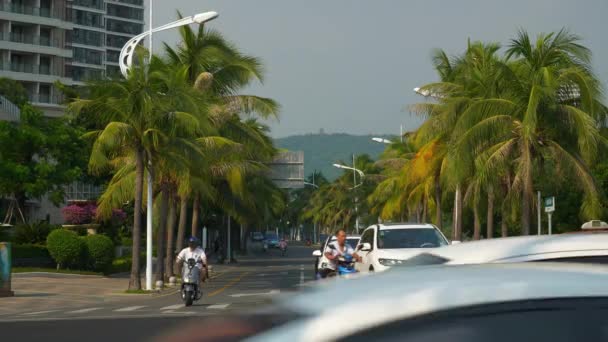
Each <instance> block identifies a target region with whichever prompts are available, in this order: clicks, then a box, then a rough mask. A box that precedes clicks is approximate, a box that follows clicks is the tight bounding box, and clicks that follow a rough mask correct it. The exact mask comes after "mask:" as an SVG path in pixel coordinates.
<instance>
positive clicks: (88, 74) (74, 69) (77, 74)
mask: <svg viewBox="0 0 608 342" xmlns="http://www.w3.org/2000/svg"><path fill="white" fill-rule="evenodd" d="M70 72H71V74H72V79H73V80H74V81H81V82H83V81H90V80H98V79H101V78H102V77H103V70H98V69H90V68H83V67H78V66H73V65H72V66H70Z"/></svg>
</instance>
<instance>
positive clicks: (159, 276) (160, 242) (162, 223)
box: [156, 184, 170, 281]
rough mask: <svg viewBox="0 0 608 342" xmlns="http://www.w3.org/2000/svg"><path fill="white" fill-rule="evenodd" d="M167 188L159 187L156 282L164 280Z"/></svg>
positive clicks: (167, 207) (167, 205)
mask: <svg viewBox="0 0 608 342" xmlns="http://www.w3.org/2000/svg"><path fill="white" fill-rule="evenodd" d="M169 196H170V195H169V187H168V186H167V185H166V184H163V185H162V186H161V198H160V217H159V220H158V232H156V280H157V281H158V280H164V279H165V239H166V238H167V212H168V209H169Z"/></svg>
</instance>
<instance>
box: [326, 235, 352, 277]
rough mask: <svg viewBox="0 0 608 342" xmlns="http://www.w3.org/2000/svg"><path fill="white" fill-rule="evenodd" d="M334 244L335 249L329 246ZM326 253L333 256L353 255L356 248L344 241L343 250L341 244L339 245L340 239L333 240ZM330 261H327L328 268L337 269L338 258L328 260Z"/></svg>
mask: <svg viewBox="0 0 608 342" xmlns="http://www.w3.org/2000/svg"><path fill="white" fill-rule="evenodd" d="M330 245H332V246H334V247H335V249H332V248H330V247H329V246H330ZM325 253H329V254H331V255H333V256H336V255H348V254H350V255H353V254H354V253H355V250H354V249H353V248H352V247H351V246H350V245H349V244H347V243H346V242H345V243H344V250H342V249H341V248H340V246H339V245H338V241H333V242H330V243H329V244H328V245H327V247H326V248H325ZM328 261H329V262H328V263H327V268H329V269H332V270H335V269H336V266H337V265H338V260H336V259H333V260H328Z"/></svg>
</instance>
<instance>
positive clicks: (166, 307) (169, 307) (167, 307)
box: [160, 304, 184, 311]
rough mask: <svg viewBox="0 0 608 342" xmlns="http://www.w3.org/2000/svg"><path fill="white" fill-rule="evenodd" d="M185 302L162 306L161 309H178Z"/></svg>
mask: <svg viewBox="0 0 608 342" xmlns="http://www.w3.org/2000/svg"><path fill="white" fill-rule="evenodd" d="M183 307H184V304H175V305H169V306H165V307H164V308H160V309H161V310H163V311H164V310H176V309H180V308H183Z"/></svg>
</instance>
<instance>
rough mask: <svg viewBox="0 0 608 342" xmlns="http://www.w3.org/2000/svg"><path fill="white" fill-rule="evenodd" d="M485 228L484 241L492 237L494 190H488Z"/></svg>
mask: <svg viewBox="0 0 608 342" xmlns="http://www.w3.org/2000/svg"><path fill="white" fill-rule="evenodd" d="M486 224H487V226H486V239H491V238H493V237H494V189H493V188H492V187H490V188H489V189H488V218H487V223H486Z"/></svg>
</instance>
